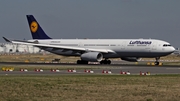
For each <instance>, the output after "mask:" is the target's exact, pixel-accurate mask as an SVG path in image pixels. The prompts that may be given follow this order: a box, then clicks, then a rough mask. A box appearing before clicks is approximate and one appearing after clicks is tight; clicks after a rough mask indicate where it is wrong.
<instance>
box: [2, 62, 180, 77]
mask: <svg viewBox="0 0 180 101" xmlns="http://www.w3.org/2000/svg"><path fill="white" fill-rule="evenodd" d="M0 64H8V63H0ZM9 64H11V65H13V64H16V63H9ZM17 64H18V65H22V64H20V63H17ZM17 64H16V65H17ZM23 65H24V63H23ZM26 65H32V63H26ZM33 65H46V64H42V63H41V64H37V63H36V64H34V63H33ZM48 65H71V66H77V65H76V64H48ZM86 66H87V68H88V66H92V65H86ZM96 66H99V68H100V69H93V70H91V72H93V73H88V72H85V70H76V72H68V71H67V70H60V71H59V72H52V71H50V70H44V71H42V72H40V71H27V72H25V71H24V72H21V71H0V75H27V74H28V75H77V74H78V75H86V74H92V75H93V74H100V75H105V74H107V75H111V74H117V75H122V74H121V73H122V72H128V71H129V72H130V74H131V75H140V72H142V73H146V72H150V73H151V75H155V74H180V66H144V65H132V64H130V65H127V64H126V65H122V64H119V65H108V66H107V65H106V66H105V65H96ZM86 71H89V70H86ZM103 71H106V72H108V71H109V73H106V72H105V73H102V72H103ZM110 72H111V73H110Z"/></svg>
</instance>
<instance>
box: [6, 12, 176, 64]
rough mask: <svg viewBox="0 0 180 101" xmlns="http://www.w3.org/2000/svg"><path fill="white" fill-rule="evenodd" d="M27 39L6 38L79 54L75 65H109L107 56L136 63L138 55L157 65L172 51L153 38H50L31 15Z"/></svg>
mask: <svg viewBox="0 0 180 101" xmlns="http://www.w3.org/2000/svg"><path fill="white" fill-rule="evenodd" d="M26 17H27V20H28V23H29V28H30V31H31V34H32V38H33V39H31V40H27V41H20V40H9V39H7V38H5V37H3V38H4V39H5V40H6V41H8V42H11V43H17V44H25V45H33V46H35V47H39V48H40V49H43V50H45V51H49V52H51V53H54V54H58V55H64V56H80V58H81V60H77V64H88V62H99V63H100V64H111V61H110V60H109V59H110V58H121V59H122V60H126V61H131V62H136V61H138V60H139V59H140V58H155V59H156V61H155V64H156V65H158V64H159V59H160V57H162V56H166V55H169V54H171V53H173V52H174V51H175V48H174V47H173V46H171V45H170V43H168V42H166V41H162V40H157V39H52V38H50V37H49V36H48V35H47V34H46V33H45V32H44V31H43V29H42V28H41V26H40V25H39V23H38V22H37V21H36V19H35V18H34V17H33V15H27V16H26Z"/></svg>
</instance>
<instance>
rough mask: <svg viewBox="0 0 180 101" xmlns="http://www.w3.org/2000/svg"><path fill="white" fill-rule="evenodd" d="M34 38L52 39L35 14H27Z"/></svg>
mask: <svg viewBox="0 0 180 101" xmlns="http://www.w3.org/2000/svg"><path fill="white" fill-rule="evenodd" d="M26 17H27V20H28V24H29V28H30V31H31V34H32V38H33V39H51V38H50V37H49V36H48V35H46V33H45V32H44V31H43V29H42V28H41V26H40V25H39V24H38V22H37V21H36V19H35V18H34V16H33V15H26Z"/></svg>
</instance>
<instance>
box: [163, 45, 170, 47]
mask: <svg viewBox="0 0 180 101" xmlns="http://www.w3.org/2000/svg"><path fill="white" fill-rule="evenodd" d="M168 46H171V45H170V44H164V45H163V47H168Z"/></svg>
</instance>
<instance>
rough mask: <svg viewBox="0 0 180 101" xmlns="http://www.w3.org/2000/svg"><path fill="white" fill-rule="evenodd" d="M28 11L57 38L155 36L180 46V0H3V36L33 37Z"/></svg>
mask: <svg viewBox="0 0 180 101" xmlns="http://www.w3.org/2000/svg"><path fill="white" fill-rule="evenodd" d="M27 14H32V15H34V16H35V18H36V20H37V21H38V22H39V24H40V25H41V27H42V28H43V29H44V31H45V32H46V33H47V34H48V35H49V36H50V37H52V38H56V39H58V38H59V39H61V38H62V39H66V38H68V39H69V38H70V39H73V38H93V39H124V38H125V39H134V38H153V39H160V40H164V41H167V42H170V43H171V44H172V45H173V46H174V47H180V0H1V1H0V32H1V37H2V36H5V37H7V38H11V39H19V40H23V39H31V38H32V37H31V34H30V30H29V27H28V23H27V19H26V15H27ZM0 42H5V41H4V40H3V39H2V38H0Z"/></svg>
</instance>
